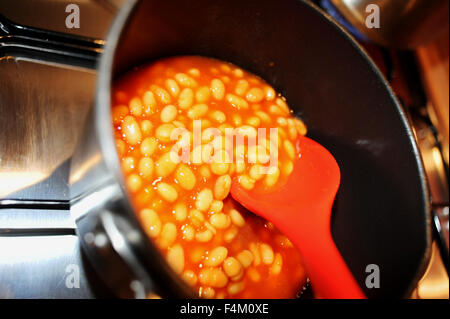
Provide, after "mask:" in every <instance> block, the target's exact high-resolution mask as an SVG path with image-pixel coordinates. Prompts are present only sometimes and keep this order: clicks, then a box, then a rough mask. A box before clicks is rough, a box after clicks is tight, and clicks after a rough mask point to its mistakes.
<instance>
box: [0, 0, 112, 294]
mask: <svg viewBox="0 0 450 319" xmlns="http://www.w3.org/2000/svg"><path fill="white" fill-rule="evenodd" d="M83 2H84V5H83V8H84V9H83V11H82V12H85V11H86V10H91V12H95V13H96V14H93V15H92V17H91V19H89V20H88V19H84V22H86V23H85V24H84V26H85V29H84V30H95V29H96V28H92V26H96V25H97V26H99V27H101V32H100V31H98V32H97V33H96V34H95V35H98V36H100V37H103V36H104V32H105V31H106V29H107V27H108V20H109V19H111V17H112V12H109V11H107V12H105V11H102V10H103V9H101V8H99V7H98V6H97V4H95V3H90V2H87V1H83ZM68 3H73V2H72V1H45V0H38V1H12V0H11V1H0V13H1V14H3V15H6V16H7V17H8V18H10V19H15V18H17V20H16V21H17V22H26V23H25V24H28V22H30V24H31V25H33V23H32V22H33V21H34V22H39V23H36V24H34V25H35V26H37V27H44V28H45V27H51V28H53V30H56V31H68V30H67V29H66V28H65V26H64V24H63V23H64V19H62V20H58V19H54V18H55V17H57V16H58V14H61V18H64V17H65V13H64V8H65V5H66V4H68ZM56 6H57V7H59V9H58V10H60V9H61V8H62V11H58V10H56V11H55V10H54V9H55V8H56ZM93 6H96V9H95V10H94V11H92V7H93ZM95 16H97V18H95ZM85 17H86V16H85ZM100 17H102V19H100ZM82 19H83V18H82ZM82 21H83V20H82ZM99 21H101V22H102V23H100V24H99V23H98V22H99ZM82 25H83V23H82ZM82 30H83V29H82ZM97 30H98V29H97ZM73 31H77V30H73ZM89 35H90V36H93V35H94V34H93V33H89ZM2 52H4V51H2ZM95 81H96V73H95V72H93V71H90V70H86V69H80V68H67V67H64V66H62V65H58V64H49V63H41V62H39V61H36V60H29V59H23V58H16V57H14V56H13V55H8V54H6V55H5V56H2V58H0V114H1V115H0V127H1V128H2V129H1V130H0V199H1V200H0V247H1V248H0V298H99V297H100V298H101V297H107V296H111V294H110V293H109V291H108V290H107V289H106V288H105V287H104V285H103V282H102V281H101V280H100V279H99V278H98V276H97V274H95V273H94V271H93V269H92V268H91V267H90V265H89V264H88V263H86V262H85V257H83V255H82V253H81V252H80V246H79V240H78V237H77V236H76V235H75V234H74V223H73V219H72V217H71V215H70V212H69V211H68V209H67V206H68V205H67V201H68V200H69V190H68V178H69V160H70V157H71V156H72V153H73V150H74V148H75V145H76V144H77V140H78V137H79V135H80V133H81V131H82V128H83V123H84V119H85V117H86V114H87V112H88V110H89V109H90V107H91V105H92V101H93V98H94V91H95ZM36 200H39V201H44V202H45V203H44V204H43V203H36ZM55 202H56V205H54V204H55ZM73 272H77V273H74V274H75V275H78V277H79V280H80V286H79V288H77V287H74V288H70V287H67V286H66V284H65V281H66V279H68V278H69V277H68V276H69V275H70V274H72V273H73ZM69 279H70V278H69Z"/></svg>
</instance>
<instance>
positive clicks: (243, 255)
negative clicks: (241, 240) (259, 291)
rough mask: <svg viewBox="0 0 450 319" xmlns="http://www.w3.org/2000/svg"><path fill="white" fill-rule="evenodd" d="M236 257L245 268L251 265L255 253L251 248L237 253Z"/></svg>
mask: <svg viewBox="0 0 450 319" xmlns="http://www.w3.org/2000/svg"><path fill="white" fill-rule="evenodd" d="M236 258H237V259H238V260H239V262H240V263H241V265H242V266H243V267H244V268H247V267H249V266H250V265H251V264H252V262H253V259H254V258H253V254H252V253H251V251H249V250H243V251H241V252H240V253H239V254H237V256H236Z"/></svg>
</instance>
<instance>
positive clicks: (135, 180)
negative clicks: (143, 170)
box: [127, 174, 142, 193]
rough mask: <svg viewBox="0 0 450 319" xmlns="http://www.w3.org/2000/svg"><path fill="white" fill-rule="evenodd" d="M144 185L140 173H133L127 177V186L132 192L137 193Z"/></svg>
mask: <svg viewBox="0 0 450 319" xmlns="http://www.w3.org/2000/svg"><path fill="white" fill-rule="evenodd" d="M141 185H142V180H141V178H140V177H139V175H136V174H131V175H130V176H128V178H127V187H128V189H129V190H130V191H131V192H132V193H136V192H137V191H138V190H139V189H140V188H141Z"/></svg>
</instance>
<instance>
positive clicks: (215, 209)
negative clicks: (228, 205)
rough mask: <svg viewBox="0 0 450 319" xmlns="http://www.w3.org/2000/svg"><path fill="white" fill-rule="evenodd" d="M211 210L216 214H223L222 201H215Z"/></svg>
mask: <svg viewBox="0 0 450 319" xmlns="http://www.w3.org/2000/svg"><path fill="white" fill-rule="evenodd" d="M209 209H210V210H211V211H212V212H214V213H218V212H221V211H222V209H223V202H222V201H221V200H213V202H212V203H211V206H210V207H209Z"/></svg>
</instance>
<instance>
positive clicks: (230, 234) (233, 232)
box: [223, 226, 239, 243]
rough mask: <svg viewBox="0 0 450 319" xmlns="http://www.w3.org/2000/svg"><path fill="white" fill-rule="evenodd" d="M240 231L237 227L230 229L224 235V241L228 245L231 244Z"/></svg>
mask: <svg viewBox="0 0 450 319" xmlns="http://www.w3.org/2000/svg"><path fill="white" fill-rule="evenodd" d="M238 232H239V231H238V229H237V228H236V227H235V226H231V227H230V229H228V230H227V231H226V232H225V233H224V234H223V240H224V241H225V242H226V243H231V242H232V241H233V240H234V239H235V238H236V236H237V234H238Z"/></svg>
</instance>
